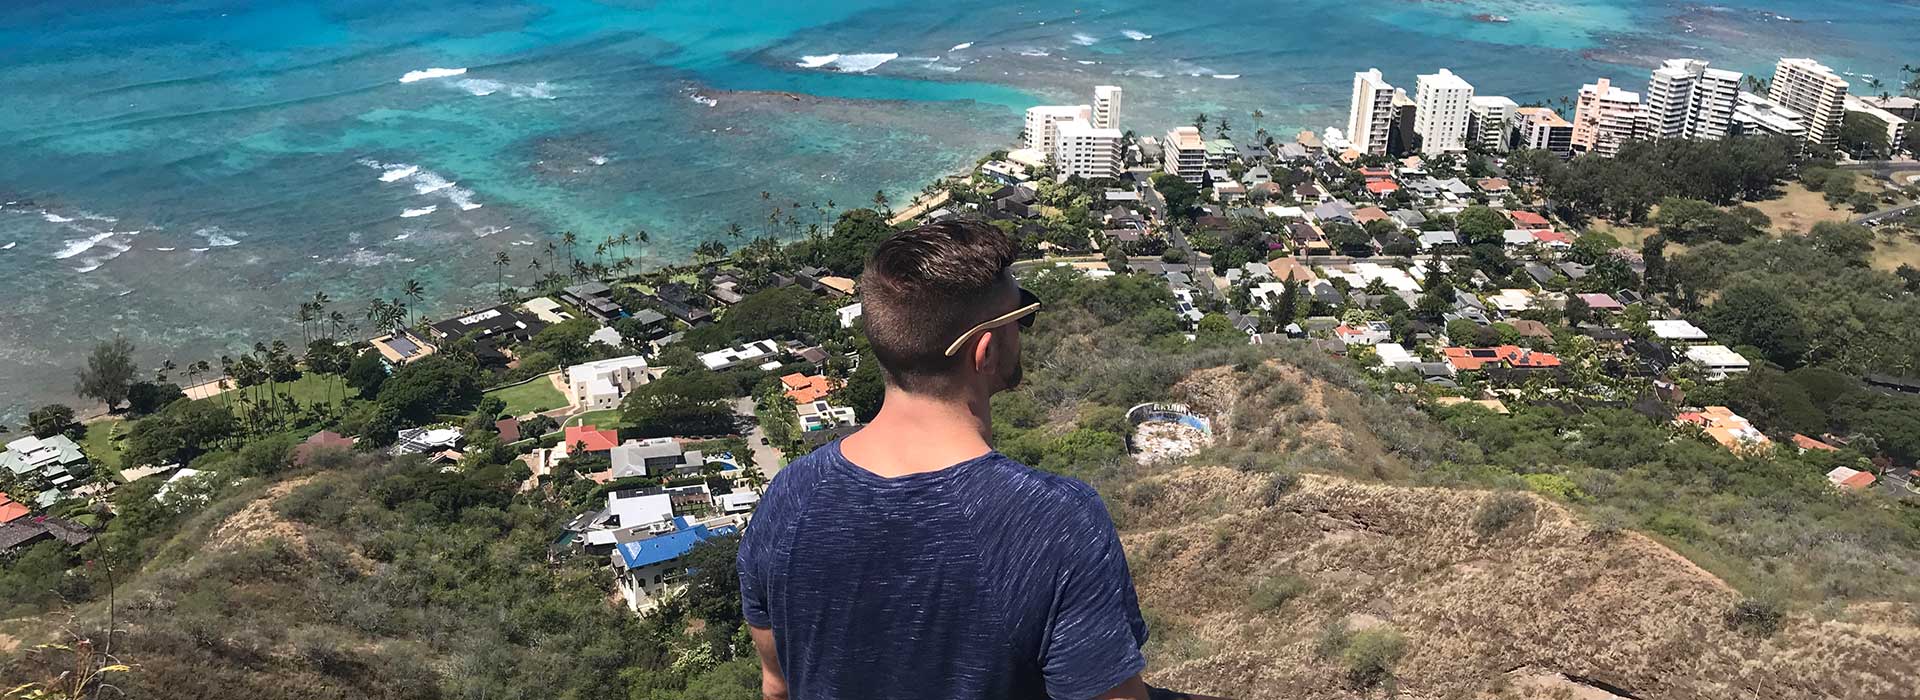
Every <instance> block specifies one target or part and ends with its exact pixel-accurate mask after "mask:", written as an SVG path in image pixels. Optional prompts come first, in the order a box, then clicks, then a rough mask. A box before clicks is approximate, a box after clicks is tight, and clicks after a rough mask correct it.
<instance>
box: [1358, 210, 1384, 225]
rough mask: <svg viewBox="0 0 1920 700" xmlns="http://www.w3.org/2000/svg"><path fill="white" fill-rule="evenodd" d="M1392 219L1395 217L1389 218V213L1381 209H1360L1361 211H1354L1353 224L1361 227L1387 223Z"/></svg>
mask: <svg viewBox="0 0 1920 700" xmlns="http://www.w3.org/2000/svg"><path fill="white" fill-rule="evenodd" d="M1391 218H1393V217H1392V216H1389V215H1388V214H1387V212H1386V211H1385V210H1383V209H1381V208H1380V207H1360V208H1359V209H1355V210H1353V222H1354V223H1356V224H1359V225H1361V226H1365V225H1367V224H1369V223H1372V222H1375V221H1386V220H1388V219H1391Z"/></svg>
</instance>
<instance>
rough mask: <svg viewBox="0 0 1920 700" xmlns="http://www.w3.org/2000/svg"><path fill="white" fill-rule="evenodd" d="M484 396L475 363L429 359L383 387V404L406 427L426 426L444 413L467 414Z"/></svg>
mask: <svg viewBox="0 0 1920 700" xmlns="http://www.w3.org/2000/svg"><path fill="white" fill-rule="evenodd" d="M480 396H481V387H480V372H479V370H478V369H477V368H476V367H474V366H473V365H472V364H471V363H468V362H462V361H460V360H458V359H455V358H452V357H447V356H444V355H429V356H427V357H425V358H422V359H420V360H417V361H415V362H412V363H410V364H407V365H404V366H402V367H401V368H400V369H399V370H398V371H396V372H394V373H393V376H392V377H391V378H389V379H387V381H386V382H385V383H383V384H381V386H380V395H379V403H380V405H381V406H383V407H385V408H389V409H392V411H393V413H394V415H395V416H396V417H397V418H398V419H399V420H400V421H401V422H402V423H404V424H406V425H423V424H426V423H431V422H433V421H434V419H435V417H436V416H438V415H439V414H442V413H465V412H467V411H468V410H469V409H471V408H472V407H473V406H474V404H476V403H478V402H479V400H480Z"/></svg>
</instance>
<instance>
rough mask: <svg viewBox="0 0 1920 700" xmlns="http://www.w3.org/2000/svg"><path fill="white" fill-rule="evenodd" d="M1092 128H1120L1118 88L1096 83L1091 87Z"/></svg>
mask: <svg viewBox="0 0 1920 700" xmlns="http://www.w3.org/2000/svg"><path fill="white" fill-rule="evenodd" d="M1093 128H1095V129H1118V128H1120V88H1119V86H1116V85H1096V86H1094V88H1093Z"/></svg>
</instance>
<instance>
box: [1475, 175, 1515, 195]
mask: <svg viewBox="0 0 1920 700" xmlns="http://www.w3.org/2000/svg"><path fill="white" fill-rule="evenodd" d="M1512 190H1513V187H1512V186H1511V185H1509V184H1508V183H1507V181H1506V179H1505V178H1498V177H1489V178H1482V179H1481V180H1480V191H1481V192H1485V193H1487V194H1506V193H1507V192H1510V191H1512Z"/></svg>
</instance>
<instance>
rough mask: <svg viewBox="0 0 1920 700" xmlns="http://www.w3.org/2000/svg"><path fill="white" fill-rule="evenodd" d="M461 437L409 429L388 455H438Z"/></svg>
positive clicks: (452, 432) (454, 432)
mask: <svg viewBox="0 0 1920 700" xmlns="http://www.w3.org/2000/svg"><path fill="white" fill-rule="evenodd" d="M461 437H462V436H461V434H460V429H459V428H408V429H406V430H402V431H400V432H399V433H398V434H397V437H396V439H395V440H394V442H393V447H392V448H389V449H388V450H387V453H388V454H391V455H394V456H399V455H417V454H436V453H440V452H444V451H447V450H451V449H454V448H457V447H459V446H460V440H461ZM180 471H182V472H187V471H192V470H190V469H182V470H180Z"/></svg>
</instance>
